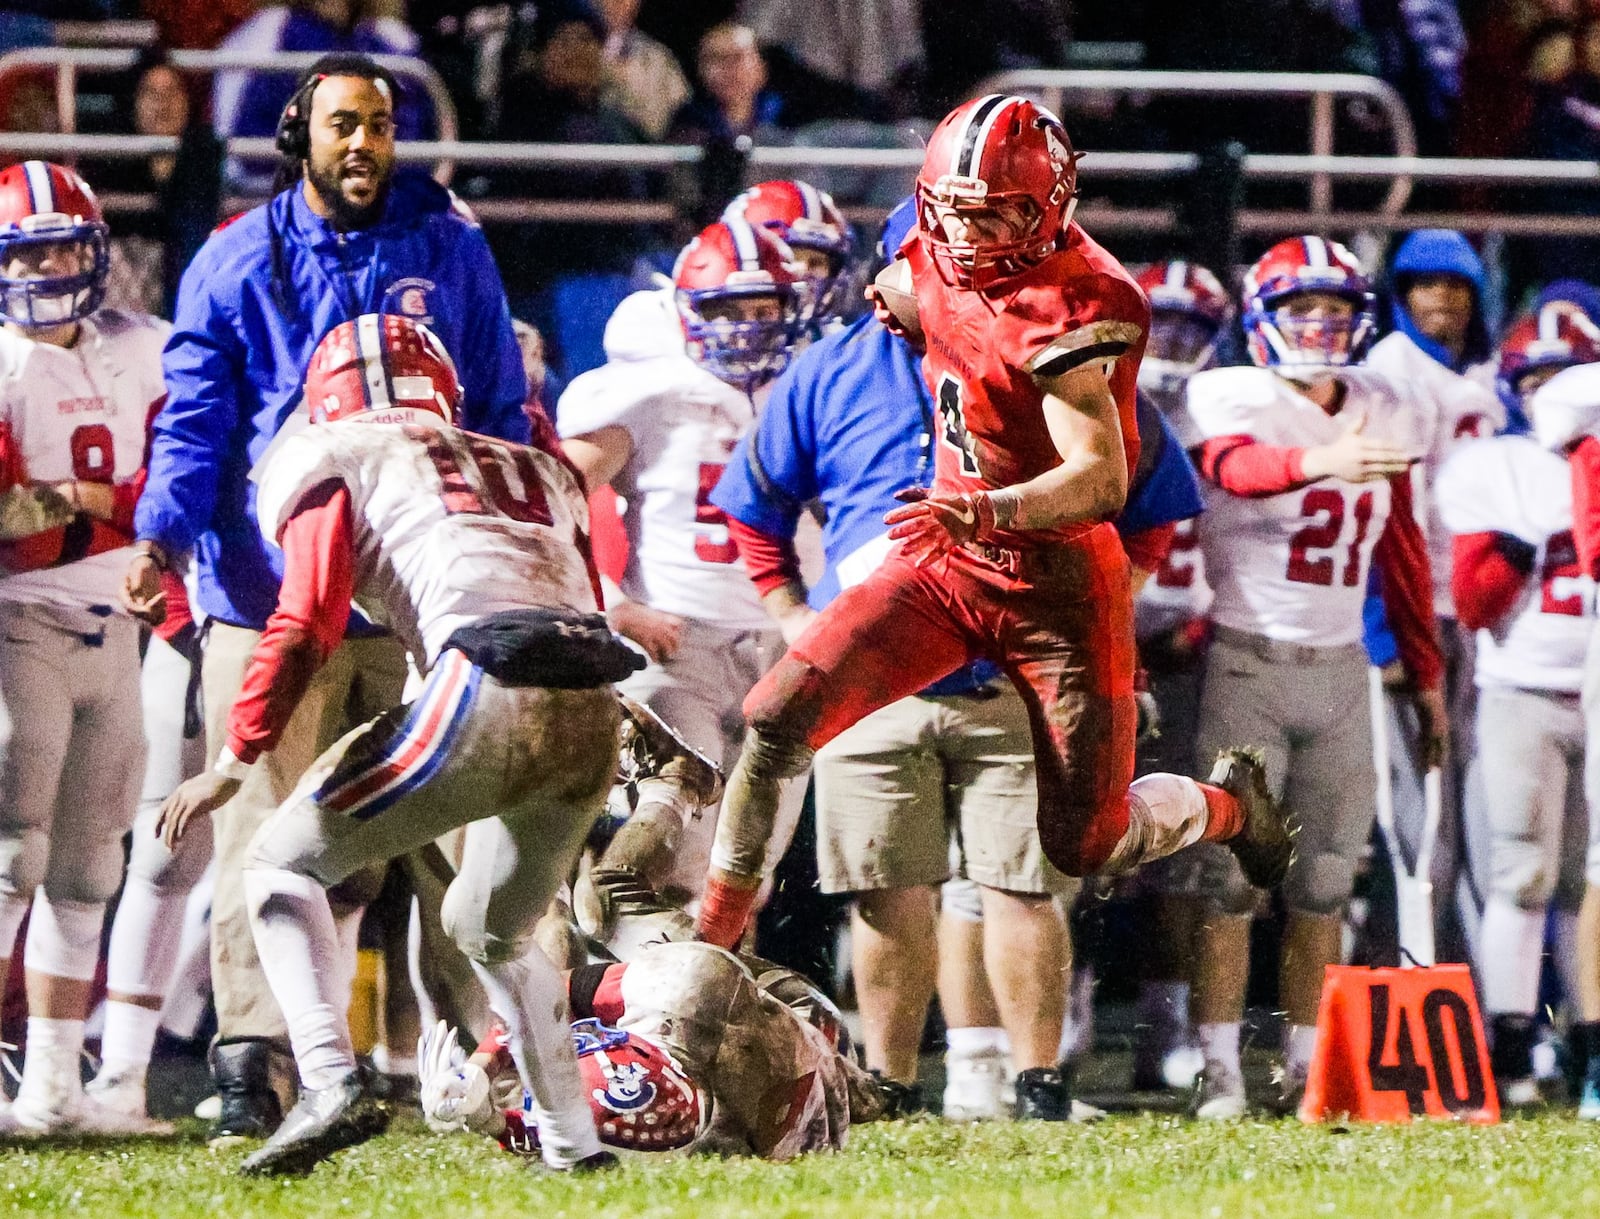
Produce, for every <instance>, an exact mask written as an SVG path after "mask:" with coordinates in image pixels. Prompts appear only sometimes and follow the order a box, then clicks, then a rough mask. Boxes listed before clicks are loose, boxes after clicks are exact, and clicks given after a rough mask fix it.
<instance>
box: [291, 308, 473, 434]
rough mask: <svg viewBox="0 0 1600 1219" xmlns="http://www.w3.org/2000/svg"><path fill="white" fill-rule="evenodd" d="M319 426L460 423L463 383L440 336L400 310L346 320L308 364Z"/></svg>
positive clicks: (309, 392) (309, 398) (309, 399)
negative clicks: (356, 420)
mask: <svg viewBox="0 0 1600 1219" xmlns="http://www.w3.org/2000/svg"><path fill="white" fill-rule="evenodd" d="M305 400H306V405H307V406H308V407H309V408H310V411H311V421H312V422H313V423H334V422H336V421H338V420H341V419H352V418H362V419H365V420H366V421H367V422H371V423H420V422H429V421H432V422H437V421H438V420H440V419H443V420H444V421H445V422H446V423H452V424H453V423H454V422H455V421H456V412H457V410H459V409H460V406H461V381H460V379H459V378H458V377H457V376H456V366H455V362H454V361H453V360H451V358H450V353H449V352H447V351H446V350H445V349H444V344H443V343H441V342H440V341H439V336H438V335H436V334H434V333H433V331H431V330H429V329H428V328H427V327H426V326H424V325H423V324H422V323H421V322H417V321H413V320H412V319H411V318H408V317H400V316H398V315H397V314H393V313H365V314H362V315H361V316H360V317H358V318H356V319H355V321H353V322H340V323H339V324H338V325H337V326H335V327H334V328H333V329H332V330H330V331H328V333H327V334H325V335H323V337H322V341H321V342H320V343H318V344H317V349H316V350H315V351H314V352H312V353H311V363H310V365H309V366H308V367H307V369H306V389H305Z"/></svg>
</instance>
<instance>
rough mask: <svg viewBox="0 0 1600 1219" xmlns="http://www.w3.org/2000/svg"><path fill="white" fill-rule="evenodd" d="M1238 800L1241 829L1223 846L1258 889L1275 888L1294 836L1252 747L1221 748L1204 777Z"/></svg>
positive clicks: (1284, 870)
mask: <svg viewBox="0 0 1600 1219" xmlns="http://www.w3.org/2000/svg"><path fill="white" fill-rule="evenodd" d="M1206 781H1207V782H1208V783H1210V784H1211V785H1212V786H1213V787H1220V788H1221V789H1222V790H1223V791H1225V792H1227V793H1228V794H1229V795H1230V796H1232V797H1233V798H1234V799H1235V800H1237V801H1238V802H1239V805H1240V807H1241V808H1242V809H1243V810H1244V828H1243V829H1241V830H1240V831H1239V832H1238V833H1237V834H1235V835H1234V836H1233V837H1232V838H1230V839H1228V841H1227V843H1226V846H1227V848H1228V850H1230V851H1232V852H1233V857H1234V858H1235V859H1237V860H1238V861H1239V867H1240V868H1242V869H1243V870H1244V875H1245V879H1246V880H1248V881H1249V882H1250V883H1251V884H1252V885H1254V886H1255V887H1256V888H1258V889H1276V888H1277V887H1278V886H1279V885H1281V884H1282V883H1283V878H1284V876H1286V875H1287V874H1288V871H1289V861H1290V860H1291V859H1293V858H1294V839H1293V838H1292V837H1291V836H1290V834H1289V823H1288V821H1286V820H1285V819H1284V815H1283V810H1282V809H1281V808H1279V807H1278V802H1277V801H1276V800H1274V799H1273V798H1272V793H1271V792H1270V791H1268V790H1267V769H1266V766H1265V765H1264V764H1263V763H1262V760H1261V755H1260V754H1259V753H1257V752H1256V751H1255V750H1253V749H1224V750H1223V751H1222V752H1221V753H1219V754H1218V755H1217V760H1216V764H1215V765H1213V766H1212V767H1211V776H1210V778H1209V779H1207V780H1206Z"/></svg>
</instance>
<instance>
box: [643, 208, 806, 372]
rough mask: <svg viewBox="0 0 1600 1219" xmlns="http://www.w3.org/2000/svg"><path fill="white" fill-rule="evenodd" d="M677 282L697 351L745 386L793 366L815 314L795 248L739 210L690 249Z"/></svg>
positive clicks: (711, 368) (698, 358) (699, 359)
mask: <svg viewBox="0 0 1600 1219" xmlns="http://www.w3.org/2000/svg"><path fill="white" fill-rule="evenodd" d="M673 282H674V283H675V284H676V285H677V286H676V290H675V293H674V298H675V300H676V302H677V306H678V315H679V317H680V318H681V320H682V322H683V333H684V337H685V338H686V339H687V340H688V341H689V347H690V356H691V358H692V359H694V360H695V362H696V363H698V364H699V365H700V366H701V367H702V368H704V369H706V371H708V372H710V373H711V374H712V375H713V376H715V377H716V378H717V379H718V380H720V381H724V382H726V383H727V384H729V385H732V386H733V387H735V388H736V389H740V390H743V391H744V392H746V393H750V392H753V391H754V390H755V389H756V388H757V387H759V386H760V385H762V384H764V383H765V382H767V381H770V380H771V379H772V378H773V377H775V376H777V375H778V374H779V373H780V372H782V371H783V370H784V368H786V367H787V366H788V363H789V359H790V356H791V355H792V354H793V352H794V346H795V343H796V342H798V341H799V338H800V333H801V331H802V330H803V329H804V328H805V326H806V324H807V323H808V322H809V321H810V318H811V309H810V306H811V303H812V298H811V296H810V292H809V289H808V287H807V281H806V279H805V276H804V274H803V272H802V270H801V268H800V266H799V265H798V264H797V263H796V262H795V261H794V259H793V254H792V252H791V251H790V249H789V247H788V246H787V245H785V244H784V243H783V242H782V241H781V240H779V239H778V238H777V237H775V236H773V235H772V234H771V233H770V232H769V231H767V230H765V229H762V228H758V227H755V226H752V225H750V224H748V223H746V222H745V221H744V220H743V219H741V218H739V217H737V216H734V217H729V218H728V219H726V220H722V221H718V222H717V223H716V224H713V225H711V226H709V227H708V228H707V229H706V230H705V231H704V232H702V233H701V234H700V235H699V236H698V237H696V238H695V239H694V240H693V241H692V242H690V243H689V245H688V246H686V247H685V248H684V251H683V253H682V254H680V255H679V256H678V266H677V268H676V270H675V272H674V274H673Z"/></svg>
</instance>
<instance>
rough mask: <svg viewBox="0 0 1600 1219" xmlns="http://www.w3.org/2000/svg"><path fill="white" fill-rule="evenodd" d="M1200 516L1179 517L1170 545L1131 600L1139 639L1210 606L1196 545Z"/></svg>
mask: <svg viewBox="0 0 1600 1219" xmlns="http://www.w3.org/2000/svg"><path fill="white" fill-rule="evenodd" d="M1202 528H1203V526H1202V523H1201V518H1200V517H1198V516H1192V517H1190V518H1189V519H1188V520H1186V521H1179V522H1178V526H1177V528H1176V529H1175V530H1174V531H1173V534H1172V549H1171V550H1169V551H1168V552H1167V557H1166V559H1165V560H1163V561H1162V564H1161V566H1160V567H1159V568H1157V569H1156V571H1155V572H1153V573H1152V574H1151V576H1150V578H1149V579H1148V580H1146V581H1145V582H1144V587H1143V588H1141V589H1140V590H1139V599H1138V600H1137V601H1135V602H1134V604H1133V622H1134V633H1135V634H1136V635H1137V636H1138V637H1139V638H1140V639H1149V638H1151V637H1152V636H1156V635H1162V634H1165V633H1166V632H1167V631H1170V630H1172V629H1173V628H1174V627H1178V626H1182V625H1183V624H1184V623H1185V622H1189V621H1191V620H1193V619H1195V618H1204V617H1205V616H1206V615H1207V613H1209V612H1210V609H1211V585H1209V584H1207V583H1206V557H1205V551H1204V549H1203V548H1202V547H1201V545H1200V533H1201V529H1202Z"/></svg>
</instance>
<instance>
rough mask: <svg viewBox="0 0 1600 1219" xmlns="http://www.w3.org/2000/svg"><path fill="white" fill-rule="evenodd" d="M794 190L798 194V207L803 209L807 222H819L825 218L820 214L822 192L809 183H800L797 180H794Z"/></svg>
mask: <svg viewBox="0 0 1600 1219" xmlns="http://www.w3.org/2000/svg"><path fill="white" fill-rule="evenodd" d="M794 184H795V189H797V190H798V191H799V192H800V205H801V206H802V207H803V208H804V209H805V217H806V219H807V220H816V221H818V222H821V221H822V220H825V219H826V217H825V216H823V214H822V192H821V191H819V190H818V189H817V188H816V187H815V186H812V185H811V183H809V182H802V181H800V179H799V178H796V179H795V180H794Z"/></svg>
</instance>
